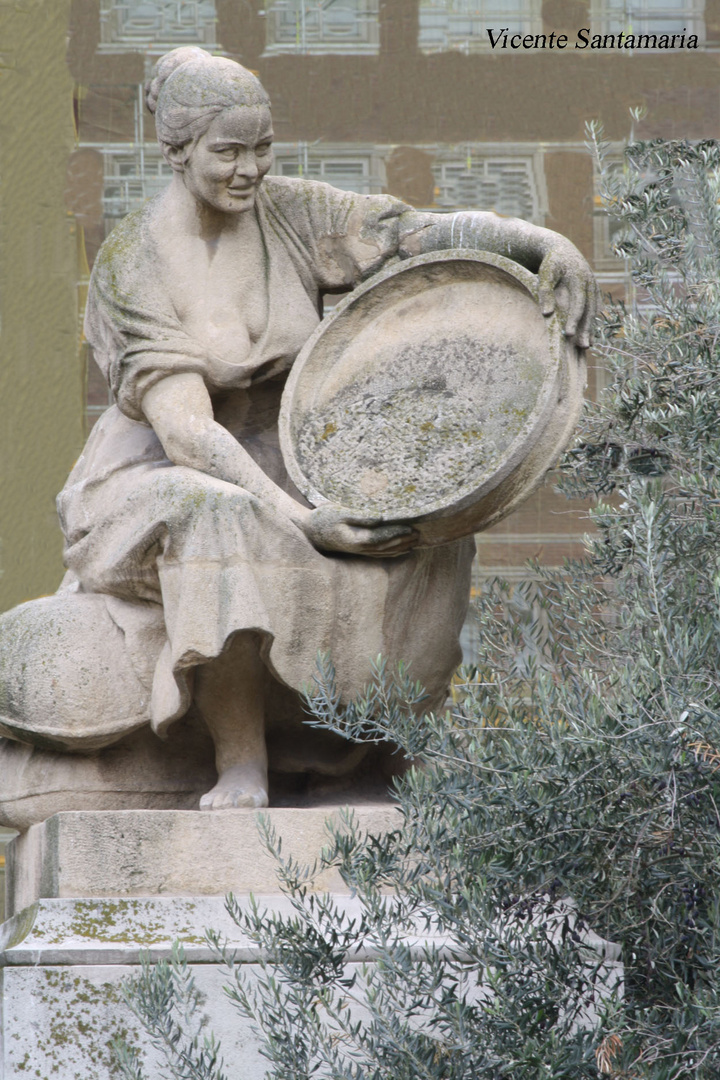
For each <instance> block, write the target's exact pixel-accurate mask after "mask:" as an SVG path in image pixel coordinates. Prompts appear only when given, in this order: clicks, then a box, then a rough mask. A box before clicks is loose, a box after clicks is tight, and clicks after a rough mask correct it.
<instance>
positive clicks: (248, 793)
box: [195, 633, 268, 810]
mask: <svg viewBox="0 0 720 1080" xmlns="http://www.w3.org/2000/svg"><path fill="white" fill-rule="evenodd" d="M265 674H266V671H265V665H264V664H263V661H262V659H261V658H260V651H259V647H258V643H257V641H256V638H255V635H254V634H250V633H244V634H237V635H236V636H235V637H234V638H232V639H231V640H230V642H229V644H228V646H227V648H226V649H225V651H224V652H222V653H221V654H220V656H218V657H216V659H215V660H212V661H210V662H209V663H207V664H203V665H202V666H200V667H198V668H197V670H196V672H195V704H196V705H197V706H198V709H199V710H200V713H201V715H202V716H203V718H204V720H205V723H206V724H207V726H208V730H209V731H210V734H211V735H212V739H213V742H214V743H215V764H216V766H217V771H218V777H219V780H218V782H217V784H216V785H215V787H214V788H213V789H212V790H211V791H208V793H207V794H206V795H203V797H202V799H201V800H200V809H201V810H234V809H235V808H236V807H242V806H244V807H251V808H252V807H258V806H267V805H268V778H267V748H266V746H265V705H264V684H265Z"/></svg>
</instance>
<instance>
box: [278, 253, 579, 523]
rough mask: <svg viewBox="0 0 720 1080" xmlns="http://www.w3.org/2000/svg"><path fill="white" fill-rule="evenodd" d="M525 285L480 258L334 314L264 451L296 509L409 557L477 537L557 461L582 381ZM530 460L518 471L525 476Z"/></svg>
mask: <svg viewBox="0 0 720 1080" xmlns="http://www.w3.org/2000/svg"><path fill="white" fill-rule="evenodd" d="M537 292H538V289H537V279H536V278H535V275H534V274H531V273H529V271H527V270H525V269H524V268H523V267H521V266H519V265H518V264H517V263H513V262H511V260H510V259H505V258H503V257H502V256H500V255H493V254H492V253H490V252H465V251H460V250H454V251H453V250H451V251H444V252H436V253H433V254H428V255H420V256H417V257H416V258H414V259H411V260H409V261H407V262H405V263H401V264H399V265H395V266H392V267H389V268H388V269H387V270H386V271H384V272H383V273H381V274H378V275H377V276H376V277H374V278H373V279H371V281H369V282H367V283H366V284H365V285H363V286H361V287H360V288H359V289H356V290H355V292H354V293H352V294H351V295H350V296H349V297H347V298H346V299H345V300H343V301H342V302H341V303H340V304H338V306H337V307H336V308H335V310H334V311H333V313H332V315H331V316H330V317H329V318H328V319H326V320H325V321H324V322H323V323H322V324H321V326H320V327H319V329H318V330H317V331H316V332H315V334H314V335H313V336H312V338H311V339H310V341H309V342H308V343H307V345H306V346H305V347H304V349H303V350H302V352H301V353H300V356H299V357H298V359H297V361H296V364H295V366H294V368H293V372H292V374H291V376H290V378H289V380H288V384H287V387H286V389H285V394H284V398H283V407H282V411H281V414H280V440H281V445H282V449H283V454H284V456H285V461H286V464H287V467H288V472H289V473H290V475H291V477H292V479H293V481H294V482H295V484H296V485H297V486H298V488H299V489H300V490H301V491H302V492H303V494H304V495H305V496H306V498H307V499H308V500H309V501H310V502H312V503H314V504H319V503H322V502H323V500H328V501H330V502H334V503H338V504H340V505H342V506H344V507H347V509H348V510H350V511H352V512H354V513H355V514H357V516H358V517H359V518H371V519H373V520H382V521H387V522H393V521H395V522H400V521H406V522H411V523H412V524H413V526H414V528H415V529H417V530H418V532H419V533H420V536H421V538H422V540H421V542H423V543H431V544H439V543H447V542H448V541H450V540H454V539H456V538H458V537H460V536H465V535H467V534H469V533H472V532H477V531H479V530H480V529H483V528H486V527H487V526H488V525H490V524H493V523H494V522H495V521H498V520H499V519H500V518H501V517H503V516H504V515H505V514H506V513H508V512H509V510H510V509H512V508H513V507H514V506H515V505H517V503H518V502H519V501H521V500H522V499H524V498H526V497H527V495H528V494H529V492H530V491H531V490H532V488H533V487H534V486H535V485H537V484H538V483H539V482H540V480H541V479H542V477H543V476H544V475H545V473H546V471H547V469H548V468H549V467H550V466H551V465H552V464H553V463H554V461H555V459H556V458H557V456H558V455H559V454H560V453H561V451H562V450H563V449H564V447H565V444H566V441H567V432H568V431H570V430H572V429H573V428H574V426H575V424H576V423H577V420H578V417H579V414H580V410H581V408H582V402H583V390H584V387H585V366H584V363H583V360H582V357H581V355H580V354H579V352H578V350H576V349H575V348H574V347H572V346H571V345H570V344H569V343H567V342H566V340H565V336H564V334H563V332H562V327H561V325H560V320H559V319H558V318H557V316H553V317H552V318H548V317H547V316H543V314H542V313H541V311H540V308H539V306H538V303H537ZM529 459H532V468H528V462H529Z"/></svg>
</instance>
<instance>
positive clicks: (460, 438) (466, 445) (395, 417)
mask: <svg viewBox="0 0 720 1080" xmlns="http://www.w3.org/2000/svg"><path fill="white" fill-rule="evenodd" d="M544 377H545V371H544V368H543V365H542V363H541V362H539V361H538V359H537V358H536V357H534V356H525V355H520V354H519V353H518V352H517V350H516V349H514V348H513V347H512V346H511V345H506V344H501V343H484V344H482V345H481V344H479V343H478V341H477V340H476V339H475V338H472V337H467V338H463V337H452V338H439V339H435V340H434V341H425V342H423V343H422V344H421V345H417V344H410V345H406V346H405V347H403V348H402V349H401V350H400V351H399V352H398V353H397V354H396V355H394V356H393V358H392V363H378V364H376V365H375V366H374V368H373V370H371V372H370V373H367V368H366V369H365V373H364V374H363V375H362V376H361V377H359V378H358V379H356V380H355V381H354V382H351V383H349V384H348V385H345V386H343V387H342V389H341V390H340V391H338V392H337V393H336V394H335V395H334V396H333V397H332V398H330V399H329V400H327V399H326V400H325V401H322V400H321V401H320V403H319V404H317V405H316V406H315V408H314V409H312V410H309V411H308V413H307V414H306V416H305V417H304V423H303V426H302V429H301V430H300V431H299V433H298V439H297V450H298V460H299V463H300V465H301V467H302V469H303V471H304V473H305V475H306V476H308V478H309V479H310V480H311V482H312V483H313V485H314V486H315V487H316V489H317V490H318V491H320V492H321V493H322V494H323V495H324V496H325V498H327V499H329V500H331V501H333V502H337V503H340V504H341V505H344V506H348V507H351V508H352V509H353V510H356V511H358V512H362V513H367V514H372V515H377V516H382V515H384V514H394V513H396V512H398V510H399V509H405V508H407V510H408V516H411V515H412V512H413V509H414V506H416V505H421V504H423V503H425V502H427V501H433V502H434V501H438V500H441V499H448V500H449V501H453V500H454V498H456V497H457V492H458V489H459V488H462V487H466V486H470V487H475V486H479V485H480V484H481V483H483V482H484V480H485V479H487V478H488V477H489V476H490V475H491V474H492V472H493V471H494V470H495V469H496V468H497V467H498V465H499V463H500V461H501V459H502V457H503V455H504V454H505V453H506V452H507V450H508V448H509V447H510V445H511V444H512V443H513V441H514V440H515V439H516V438H517V437H518V436H519V435H520V434H521V433H522V431H523V428H524V427H525V425H526V424H527V423H528V422H529V420H530V419H531V418H532V415H533V411H534V409H535V407H536V404H537V400H538V396H539V394H540V391H541V389H542V385H543V380H544ZM381 479H382V483H381V482H380V480H381Z"/></svg>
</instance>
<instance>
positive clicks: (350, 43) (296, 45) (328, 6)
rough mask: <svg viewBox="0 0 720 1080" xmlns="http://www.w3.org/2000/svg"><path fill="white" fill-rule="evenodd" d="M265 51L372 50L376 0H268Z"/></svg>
mask: <svg viewBox="0 0 720 1080" xmlns="http://www.w3.org/2000/svg"><path fill="white" fill-rule="evenodd" d="M265 14H266V19H267V53H268V54H273V53H285V52H290V53H316V54H317V53H376V52H377V51H378V43H379V31H378V0H268V3H267V6H266V12H265Z"/></svg>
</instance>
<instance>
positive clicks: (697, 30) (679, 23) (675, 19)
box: [592, 0, 705, 40]
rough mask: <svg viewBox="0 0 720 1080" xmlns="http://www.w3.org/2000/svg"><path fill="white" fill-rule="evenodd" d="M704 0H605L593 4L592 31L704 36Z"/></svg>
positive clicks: (601, 32) (600, 32)
mask: <svg viewBox="0 0 720 1080" xmlns="http://www.w3.org/2000/svg"><path fill="white" fill-rule="evenodd" d="M704 14H705V2H704V0H603V2H602V3H596V4H593V6H592V21H593V32H594V33H598V34H619V33H620V31H621V30H623V31H625V33H628V34H629V33H632V34H681V33H682V32H683V31H687V33H688V34H697V35H698V37H699V38H700V39H701V40H702V39H704V37H705V19H704Z"/></svg>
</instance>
